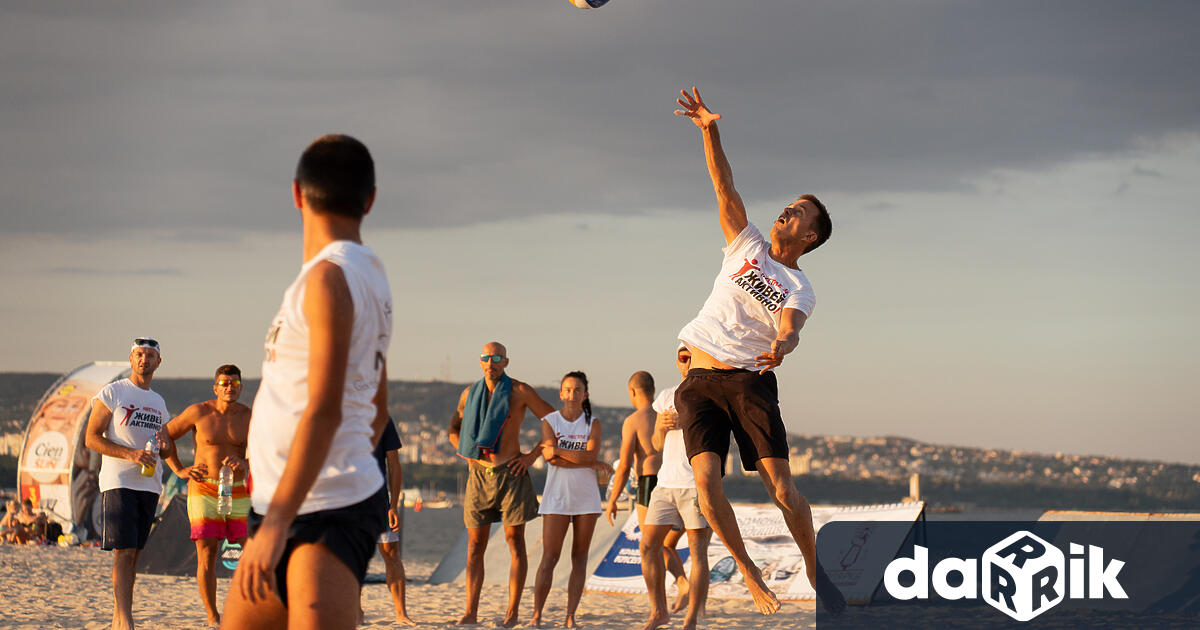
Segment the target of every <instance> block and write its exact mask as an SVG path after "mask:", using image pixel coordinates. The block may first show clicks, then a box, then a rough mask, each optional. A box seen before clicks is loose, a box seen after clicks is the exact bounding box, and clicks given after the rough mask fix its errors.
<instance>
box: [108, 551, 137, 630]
mask: <svg viewBox="0 0 1200 630" xmlns="http://www.w3.org/2000/svg"><path fill="white" fill-rule="evenodd" d="M140 554H141V549H137V548H130V549H113V571H112V580H113V620H112V627H113V630H133V583H134V581H136V580H137V561H138V555H140Z"/></svg>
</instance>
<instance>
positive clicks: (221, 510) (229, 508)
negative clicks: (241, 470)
mask: <svg viewBox="0 0 1200 630" xmlns="http://www.w3.org/2000/svg"><path fill="white" fill-rule="evenodd" d="M232 513H233V469H232V468H230V467H229V464H223V465H222V466H221V475H220V479H219V481H218V483H217V514H220V515H221V516H229V515H230V514H232Z"/></svg>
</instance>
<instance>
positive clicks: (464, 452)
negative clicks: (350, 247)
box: [449, 341, 554, 628]
mask: <svg viewBox="0 0 1200 630" xmlns="http://www.w3.org/2000/svg"><path fill="white" fill-rule="evenodd" d="M508 361H509V359H508V350H507V349H506V348H505V347H504V346H503V345H502V344H501V343H499V342H497V341H493V342H491V343H489V344H487V345H485V346H484V347H483V350H482V352H481V353H480V355H479V367H480V368H481V369H482V370H483V378H482V379H480V380H479V381H477V382H476V383H475V384H474V385H472V386H470V387H468V388H467V389H465V390H463V393H462V396H460V397H459V399H458V408H457V409H456V410H455V412H454V417H453V418H452V419H451V420H450V430H449V438H450V444H451V445H453V446H454V448H455V449H456V450H457V451H458V454H459V456H460V457H463V458H464V459H466V460H467V490H466V497H465V502H464V504H463V521H464V522H465V523H466V526H467V610H466V612H465V613H464V614H463V616H462V618H461V619H459V620H458V623H459V624H460V625H471V624H476V623H479V593H480V590H481V589H482V588H483V554H484V552H485V551H487V543H488V536H489V535H490V534H491V528H492V523H496V522H499V523H503V525H504V539H505V540H506V541H508V549H509V551H510V552H511V554H512V564H511V565H510V567H509V571H508V610H507V611H506V612H505V615H504V620H503V621H502V622H501V625H502V626H503V627H505V628H511V627H513V626H515V625H516V624H517V617H518V615H519V613H520V606H521V591H522V590H524V588H525V577H526V574H527V573H528V572H529V556H528V555H527V553H526V550H525V523H526V522H527V521H531V520H533V519H534V518H537V515H538V501H537V493H536V492H534V491H533V482H532V481H531V480H530V478H529V466H530V465H532V464H533V462H535V461H537V458H538V457H540V456H541V449H540V448H538V447H536V446H535V447H534V448H532V449H530V451H529V452H528V453H526V452H522V451H521V444H520V442H519V441H518V438H519V437H520V435H521V423H522V422H523V421H524V419H525V410H526V409H528V410H529V411H532V412H533V414H534V415H536V416H537V417H538V418H541V417H543V416H546V415H547V414H549V413H551V412H553V411H554V408H553V407H551V406H550V405H549V404H548V403H546V401H544V400H542V397H541V396H538V394H537V392H536V391H534V389H533V388H532V387H530V386H529V385H526V384H525V383H522V382H521V381H518V380H516V379H514V378H512V377H510V376H508V375H507V374H505V372H504V371H505V369H506V368H507V367H508Z"/></svg>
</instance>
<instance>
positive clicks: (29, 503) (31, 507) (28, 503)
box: [21, 497, 33, 509]
mask: <svg viewBox="0 0 1200 630" xmlns="http://www.w3.org/2000/svg"><path fill="white" fill-rule="evenodd" d="M21 503H24V504H25V505H28V506H29V509H33V501H32V500H31V499H30V498H29V497H25V500H24V501H22V502H21Z"/></svg>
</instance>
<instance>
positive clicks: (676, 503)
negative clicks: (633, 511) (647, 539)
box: [646, 486, 708, 529]
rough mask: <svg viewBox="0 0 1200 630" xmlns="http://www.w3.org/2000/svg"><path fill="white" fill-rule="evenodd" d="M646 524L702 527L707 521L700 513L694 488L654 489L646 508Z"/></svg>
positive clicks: (706, 525) (686, 527)
mask: <svg viewBox="0 0 1200 630" xmlns="http://www.w3.org/2000/svg"><path fill="white" fill-rule="evenodd" d="M646 524H647V525H670V526H671V527H673V528H675V529H704V528H706V527H708V521H706V520H704V514H701V513H700V498H699V495H697V494H696V489H695V488H664V487H662V486H659V487H657V488H655V489H654V495H653V496H652V497H650V507H648V508H647V509H646Z"/></svg>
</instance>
